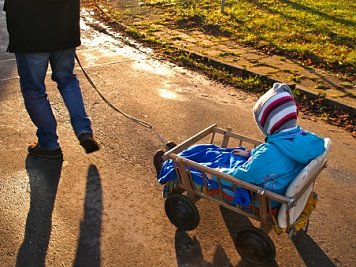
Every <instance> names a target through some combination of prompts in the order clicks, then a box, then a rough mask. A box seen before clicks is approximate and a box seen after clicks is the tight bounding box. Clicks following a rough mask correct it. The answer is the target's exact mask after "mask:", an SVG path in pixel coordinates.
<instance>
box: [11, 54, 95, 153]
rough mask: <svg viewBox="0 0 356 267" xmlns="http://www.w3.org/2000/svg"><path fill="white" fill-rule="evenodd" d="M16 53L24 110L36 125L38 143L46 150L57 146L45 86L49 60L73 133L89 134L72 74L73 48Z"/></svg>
mask: <svg viewBox="0 0 356 267" xmlns="http://www.w3.org/2000/svg"><path fill="white" fill-rule="evenodd" d="M15 55H16V62H17V70H18V73H19V76H20V85H21V92H22V95H23V98H24V102H25V107H26V109H27V112H28V114H29V115H30V118H31V120H32V121H33V123H34V124H35V125H36V126H37V132H36V134H37V137H38V143H39V146H40V147H42V148H45V149H48V150H54V149H57V148H59V143H58V136H57V121H56V119H55V117H54V115H53V112H52V108H51V104H50V102H49V100H48V96H47V92H46V86H45V77H46V72H47V69H48V62H49V63H50V64H51V68H52V80H53V81H55V82H56V83H57V85H58V90H59V92H60V94H61V96H62V98H63V100H64V103H65V105H66V107H67V109H68V112H69V115H70V121H71V124H72V127H73V129H74V132H75V134H76V136H79V135H80V134H81V133H92V128H91V122H90V119H89V117H88V115H87V113H86V112H85V107H84V102H83V97H82V93H81V90H80V87H79V81H78V79H77V77H76V75H75V74H74V73H73V70H74V59H75V48H72V49H66V50H60V51H54V52H45V53H16V54H15Z"/></svg>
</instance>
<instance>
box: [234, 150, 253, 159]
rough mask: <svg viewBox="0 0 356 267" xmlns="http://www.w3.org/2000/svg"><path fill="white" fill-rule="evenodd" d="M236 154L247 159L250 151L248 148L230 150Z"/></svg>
mask: <svg viewBox="0 0 356 267" xmlns="http://www.w3.org/2000/svg"><path fill="white" fill-rule="evenodd" d="M232 153H234V154H235V155H237V156H240V157H243V158H246V159H248V158H249V157H250V151H249V150H242V149H234V150H233V151H232Z"/></svg>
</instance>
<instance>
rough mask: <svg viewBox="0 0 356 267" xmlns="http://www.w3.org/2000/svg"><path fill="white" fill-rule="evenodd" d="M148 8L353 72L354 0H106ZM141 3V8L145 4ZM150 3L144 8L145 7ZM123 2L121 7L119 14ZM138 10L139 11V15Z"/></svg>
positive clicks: (163, 18)
mask: <svg viewBox="0 0 356 267" xmlns="http://www.w3.org/2000/svg"><path fill="white" fill-rule="evenodd" d="M108 1H109V2H115V3H116V5H121V7H123V6H125V5H126V6H128V5H130V4H131V5H132V4H133V3H134V2H136V4H137V3H138V4H139V9H140V10H141V14H139V13H140V12H138V13H137V14H136V17H137V18H139V17H140V16H141V17H142V16H143V17H144V16H147V13H146V14H143V12H144V10H146V11H147V10H151V11H150V12H152V14H156V15H157V14H159V16H157V17H156V20H155V23H156V24H160V23H161V24H165V25H167V24H170V26H171V27H178V28H185V29H199V30H202V31H204V32H206V33H209V34H212V35H214V36H225V37H226V36H227V37H228V38H230V39H232V40H235V41H238V42H240V43H243V44H246V45H249V46H253V47H255V48H258V49H261V50H263V51H265V52H271V53H275V54H280V55H285V56H287V57H290V58H294V59H299V60H303V61H306V62H307V63H308V64H309V65H315V66H318V67H321V68H325V69H329V70H332V71H336V72H342V73H344V74H346V75H350V74H351V76H353V75H354V74H355V67H356V49H355V43H356V1H353V0H339V1H335V0H294V1H289V0H225V1H224V2H225V4H224V8H223V12H221V11H222V10H221V7H222V6H221V3H222V2H221V1H219V0H141V1H137V0H131V1H125V0H108ZM145 7H146V9H145ZM148 7H149V9H148ZM128 11H129V12H131V14H128V13H126V14H125V8H122V9H121V10H120V15H121V16H130V15H131V16H132V9H128ZM142 14H143V15H142Z"/></svg>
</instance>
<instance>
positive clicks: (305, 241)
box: [292, 231, 335, 267]
mask: <svg viewBox="0 0 356 267" xmlns="http://www.w3.org/2000/svg"><path fill="white" fill-rule="evenodd" d="M292 241H293V243H294V246H295V247H296V248H297V250H298V252H299V254H300V256H301V257H302V259H303V261H304V263H305V265H306V266H323V267H329V266H330V267H331V266H335V264H334V263H333V262H332V261H331V260H330V259H329V257H328V256H327V255H326V254H325V253H324V251H323V250H322V249H321V248H320V247H319V246H318V244H317V243H315V242H314V240H313V239H312V238H311V237H310V236H309V235H308V234H307V233H305V232H304V231H299V232H298V233H297V235H296V236H295V237H293V239H292Z"/></svg>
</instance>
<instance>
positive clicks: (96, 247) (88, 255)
mask: <svg viewBox="0 0 356 267" xmlns="http://www.w3.org/2000/svg"><path fill="white" fill-rule="evenodd" d="M102 213H103V193H102V188H101V181H100V175H99V171H98V169H97V167H96V166H95V165H90V166H89V169H88V175H87V185H86V194H85V203H84V218H83V220H82V222H81V224H80V237H79V240H78V247H77V253H76V258H75V261H74V264H73V266H75V267H81V266H85V267H96V266H100V236H101V224H102Z"/></svg>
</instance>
